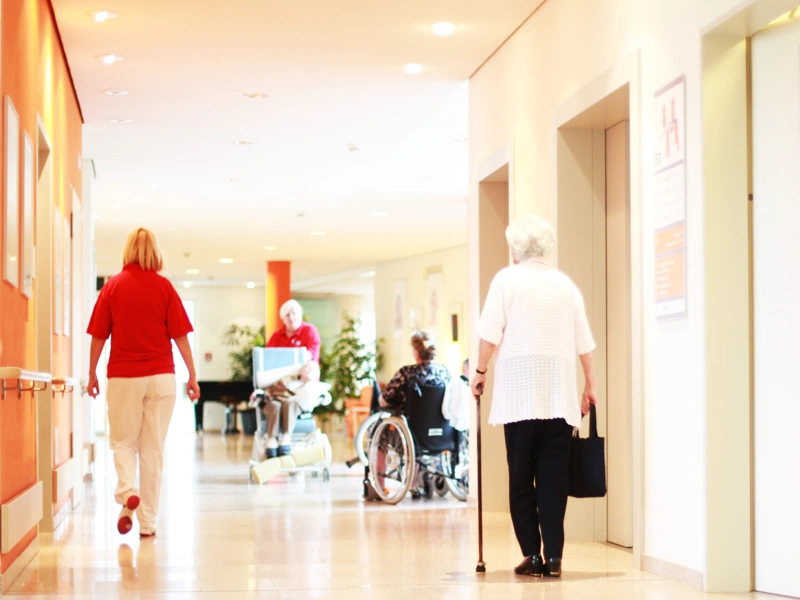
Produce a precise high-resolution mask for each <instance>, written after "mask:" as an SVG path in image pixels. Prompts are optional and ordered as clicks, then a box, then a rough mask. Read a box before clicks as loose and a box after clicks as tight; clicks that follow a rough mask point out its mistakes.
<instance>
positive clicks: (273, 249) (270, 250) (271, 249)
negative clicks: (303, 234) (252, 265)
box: [264, 246, 278, 252]
mask: <svg viewBox="0 0 800 600" xmlns="http://www.w3.org/2000/svg"><path fill="white" fill-rule="evenodd" d="M277 249H278V247H277V246H264V250H266V251H267V252H273V251H275V250H277Z"/></svg>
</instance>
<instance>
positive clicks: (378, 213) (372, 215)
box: [369, 211, 386, 217]
mask: <svg viewBox="0 0 800 600" xmlns="http://www.w3.org/2000/svg"><path fill="white" fill-rule="evenodd" d="M369 216H370V217H385V216H386V213H385V212H383V211H376V212H371V213H369Z"/></svg>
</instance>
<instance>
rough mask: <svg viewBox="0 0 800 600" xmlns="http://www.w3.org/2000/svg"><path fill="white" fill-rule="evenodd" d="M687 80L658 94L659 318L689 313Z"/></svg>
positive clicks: (656, 213) (655, 168) (655, 164)
mask: <svg viewBox="0 0 800 600" xmlns="http://www.w3.org/2000/svg"><path fill="white" fill-rule="evenodd" d="M685 90H686V81H685V77H684V76H683V75H681V76H680V77H679V78H678V79H676V80H675V81H673V82H671V83H669V84H667V85H665V86H664V87H663V88H661V89H660V90H658V91H657V92H656V94H655V102H654V105H653V108H654V114H653V117H654V118H653V131H654V133H655V135H654V139H655V150H654V153H653V172H654V179H655V181H654V198H653V206H654V217H655V218H654V222H655V240H654V243H655V281H656V289H655V294H656V308H655V314H656V321H666V320H669V319H683V318H685V317H686V309H687V302H686V297H687V289H686V91H685Z"/></svg>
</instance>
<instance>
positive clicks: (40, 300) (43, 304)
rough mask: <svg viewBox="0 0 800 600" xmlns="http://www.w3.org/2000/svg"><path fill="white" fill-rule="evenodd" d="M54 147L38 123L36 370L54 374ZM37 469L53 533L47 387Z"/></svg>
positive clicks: (46, 525)
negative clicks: (52, 151) (52, 254)
mask: <svg viewBox="0 0 800 600" xmlns="http://www.w3.org/2000/svg"><path fill="white" fill-rule="evenodd" d="M51 148H52V146H51V144H50V141H49V138H48V136H47V133H46V132H45V129H44V126H43V124H42V122H41V121H39V122H38V127H37V136H36V174H37V185H36V210H35V223H34V230H35V232H36V234H35V239H34V243H35V253H34V256H35V257H36V268H35V270H34V273H35V281H34V296H35V298H36V370H37V371H39V372H42V373H52V372H53V335H52V333H53V317H54V315H53V291H54V290H53V269H52V266H53V264H52V259H51V258H50V257H51V253H52V251H53V235H52V232H53V165H52V162H53V161H52V153H51ZM36 421H37V432H36V434H37V435H36V439H37V452H36V457H37V469H38V477H39V481H41V482H42V486H43V489H42V496H43V498H44V507H43V511H42V514H43V516H42V521H41V523H40V525H39V530H40V531H41V532H50V531H53V464H52V460H53V459H52V457H53V452H54V447H53V390H52V387H51V386H47V388H46V389H45V390H44V391H41V392H38V393H37V394H36Z"/></svg>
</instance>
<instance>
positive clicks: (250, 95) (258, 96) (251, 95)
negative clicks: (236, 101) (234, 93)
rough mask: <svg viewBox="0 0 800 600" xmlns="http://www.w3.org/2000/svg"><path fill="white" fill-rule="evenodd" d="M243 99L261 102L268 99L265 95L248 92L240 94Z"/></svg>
mask: <svg viewBox="0 0 800 600" xmlns="http://www.w3.org/2000/svg"><path fill="white" fill-rule="evenodd" d="M242 96H244V97H245V98H250V99H251V100H262V99H264V98H269V95H267V94H261V93H259V92H250V93H248V94H242Z"/></svg>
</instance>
